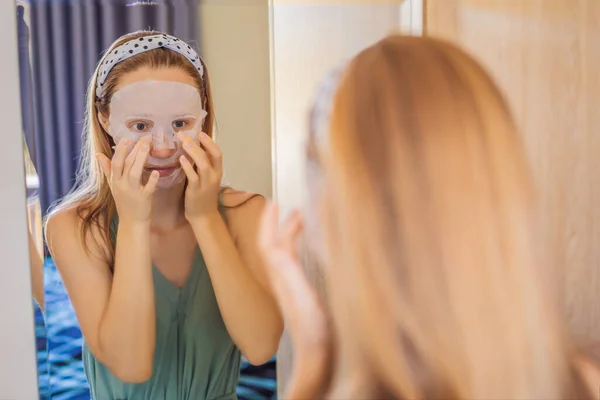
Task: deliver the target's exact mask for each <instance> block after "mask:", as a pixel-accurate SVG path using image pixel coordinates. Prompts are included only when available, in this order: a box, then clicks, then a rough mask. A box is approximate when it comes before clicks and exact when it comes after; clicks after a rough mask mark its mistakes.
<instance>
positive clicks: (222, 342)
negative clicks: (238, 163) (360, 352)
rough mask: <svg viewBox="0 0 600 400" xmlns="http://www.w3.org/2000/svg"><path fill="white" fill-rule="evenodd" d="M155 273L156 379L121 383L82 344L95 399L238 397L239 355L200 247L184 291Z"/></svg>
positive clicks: (220, 399)
mask: <svg viewBox="0 0 600 400" xmlns="http://www.w3.org/2000/svg"><path fill="white" fill-rule="evenodd" d="M114 232H116V230H115V231H114ZM152 269H153V275H154V297H155V303H156V350H155V354H154V372H153V374H152V377H151V378H150V380H148V381H147V382H144V383H140V384H129V383H124V382H122V381H120V380H119V379H118V378H116V377H115V376H114V375H113V374H112V373H111V372H110V371H109V370H108V369H107V368H106V367H105V366H103V365H102V364H101V363H100V362H99V361H98V360H97V359H96V358H95V357H94V355H93V354H92V353H91V351H90V349H89V347H88V346H87V344H86V343H85V341H84V343H83V362H84V367H85V373H86V376H87V380H88V382H89V385H90V393H91V396H92V399H93V400H188V399H189V400H202V399H206V400H217V399H218V400H235V399H237V395H236V387H237V383H238V379H239V374H240V362H241V354H240V351H239V350H238V348H237V347H236V346H235V344H234V343H233V341H232V339H231V337H230V336H229V333H228V332H227V329H226V328H225V324H224V322H223V318H222V317H221V313H220V311H219V307H218V305H217V299H216V297H215V292H214V290H213V286H212V283H211V280H210V276H209V274H208V270H207V269H206V265H205V263H204V258H203V257H202V253H201V252H200V249H199V248H198V249H197V250H196V254H195V256H194V261H193V263H192V268H191V271H190V274H189V277H188V280H187V282H186V284H185V286H183V287H181V288H180V287H178V286H176V285H174V284H172V283H171V282H170V281H168V280H167V279H166V278H165V277H164V276H163V275H162V273H161V272H160V271H159V270H158V269H157V268H156V267H155V266H154V265H153V266H152Z"/></svg>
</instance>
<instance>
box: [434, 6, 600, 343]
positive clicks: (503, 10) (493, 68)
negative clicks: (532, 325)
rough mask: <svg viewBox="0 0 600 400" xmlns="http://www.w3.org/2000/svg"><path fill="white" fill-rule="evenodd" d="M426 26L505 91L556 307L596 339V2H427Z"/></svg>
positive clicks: (599, 246)
mask: <svg viewBox="0 0 600 400" xmlns="http://www.w3.org/2000/svg"><path fill="white" fill-rule="evenodd" d="M425 31H426V34H428V35H435V36H441V37H444V38H447V39H450V40H452V41H454V42H457V43H459V44H461V45H462V46H464V47H465V48H466V49H467V50H469V51H470V52H471V53H472V54H473V55H475V56H476V57H477V58H478V59H479V60H480V61H481V62H482V63H483V64H484V65H485V66H486V67H487V68H488V70H489V71H490V72H491V73H492V75H493V76H494V77H495V78H496V80H497V81H498V82H499V84H500V86H501V87H502V88H503V90H504V91H505V93H506V95H507V97H508V99H509V102H510V104H511V107H512V109H513V113H514V114H515V117H516V119H517V121H518V123H519V125H520V128H521V130H522V133H523V135H524V138H525V143H526V146H527V151H528V153H529V157H530V160H531V164H532V167H533V170H534V176H535V179H536V183H537V185H538V189H539V193H540V198H541V207H542V212H543V216H544V232H545V234H546V235H547V238H548V240H549V241H550V244H551V247H550V248H551V249H552V250H553V251H555V254H553V260H554V261H555V263H554V264H555V265H552V266H551V265H549V266H548V269H549V271H548V272H549V273H557V274H558V276H559V278H560V279H559V282H560V289H561V290H560V291H561V293H560V294H561V296H563V298H564V300H565V301H564V304H565V312H566V313H567V316H568V319H569V322H570V324H571V327H572V329H573V332H574V333H575V334H576V336H577V337H578V338H580V339H581V340H596V339H598V338H600V162H599V161H598V159H599V157H600V113H599V112H598V109H599V108H600V41H599V40H598V38H599V37H600V1H598V0H521V1H511V0H509V1H507V0H427V3H426V8H425Z"/></svg>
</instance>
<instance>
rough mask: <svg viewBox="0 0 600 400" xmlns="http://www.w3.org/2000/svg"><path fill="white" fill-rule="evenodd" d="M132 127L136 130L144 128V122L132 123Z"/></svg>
mask: <svg viewBox="0 0 600 400" xmlns="http://www.w3.org/2000/svg"><path fill="white" fill-rule="evenodd" d="M134 127H135V129H136V130H138V131H144V130H146V124H144V123H143V122H138V123H137V124H135V125H134Z"/></svg>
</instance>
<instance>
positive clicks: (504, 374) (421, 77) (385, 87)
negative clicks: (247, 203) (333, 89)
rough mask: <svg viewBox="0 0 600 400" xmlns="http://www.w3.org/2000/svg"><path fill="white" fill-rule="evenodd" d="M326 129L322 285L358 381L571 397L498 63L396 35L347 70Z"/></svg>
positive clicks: (405, 394)
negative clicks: (487, 67)
mask: <svg viewBox="0 0 600 400" xmlns="http://www.w3.org/2000/svg"><path fill="white" fill-rule="evenodd" d="M328 139H329V140H328V143H327V146H325V147H323V148H322V151H321V153H320V154H319V157H320V160H319V162H320V164H321V166H322V167H323V170H324V173H325V178H324V179H325V181H326V184H325V185H324V187H326V189H324V197H323V198H324V204H325V207H326V209H327V211H328V212H327V213H325V215H326V224H325V226H326V228H325V230H326V237H327V246H328V250H327V253H328V254H329V255H330V256H329V258H328V261H329V262H328V270H327V272H328V273H329V276H328V292H329V293H330V295H331V304H332V308H333V318H334V322H335V324H336V326H337V331H338V332H339V333H338V335H339V337H338V342H339V345H340V349H341V352H342V353H343V354H342V355H341V358H342V359H343V360H344V362H345V363H346V365H347V366H348V368H349V371H348V373H350V374H351V376H354V375H352V372H356V373H357V376H363V377H366V382H365V383H366V386H364V387H363V389H364V390H366V391H367V392H369V393H370V394H371V395H373V394H377V395H380V396H389V397H394V398H565V397H569V396H571V397H572V395H573V394H574V393H575V392H574V391H575V390H578V389H577V388H578V387H579V386H578V383H577V382H576V379H574V378H573V374H572V371H571V367H570V361H569V360H570V354H569V352H570V348H569V344H568V341H567V340H566V339H565V335H564V334H563V329H562V324H561V321H560V319H559V318H558V317H557V310H556V309H555V308H554V307H553V306H554V304H553V303H552V302H551V301H550V300H549V296H547V293H546V292H547V291H546V288H544V286H545V285H546V283H545V282H544V281H543V279H542V274H541V272H540V268H542V267H543V265H541V264H542V260H541V258H540V250H541V249H540V246H539V243H537V242H536V240H537V235H536V232H535V229H536V225H537V224H536V223H535V218H536V216H535V199H534V195H533V190H532V183H531V181H530V171H529V169H528V166H527V162H526V159H525V155H524V149H523V146H522V144H521V140H520V137H519V135H518V132H517V130H516V128H515V124H514V123H513V120H512V118H511V116H510V113H509V111H508V107H507V106H506V104H505V102H504V100H503V98H502V96H501V94H500V92H499V90H498V88H497V87H496V86H495V84H494V83H493V81H492V80H491V79H490V77H489V76H488V74H486V72H485V71H484V70H483V69H482V68H481V67H480V66H479V65H478V64H477V63H476V62H475V61H474V60H473V59H472V58H471V57H470V56H468V55H467V54H466V53H464V52H463V51H461V50H460V49H458V48H456V47H455V46H453V45H450V44H448V43H445V42H443V41H439V40H435V39H431V38H414V37H401V36H391V37H388V38H386V39H384V40H383V41H381V42H379V43H377V44H375V45H374V46H372V47H371V48H369V49H367V50H365V51H363V52H362V53H361V54H359V55H358V56H357V57H356V58H355V59H354V60H352V62H351V63H350V64H349V66H348V67H347V68H346V70H345V71H344V74H343V76H342V79H341V82H340V85H339V88H338V90H337V93H336V95H335V100H334V105H333V110H332V115H331V121H330V136H329V138H328Z"/></svg>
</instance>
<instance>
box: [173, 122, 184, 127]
mask: <svg viewBox="0 0 600 400" xmlns="http://www.w3.org/2000/svg"><path fill="white" fill-rule="evenodd" d="M185 125H186V122H185V121H175V122H173V126H174V127H175V128H183V127H184V126H185Z"/></svg>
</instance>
